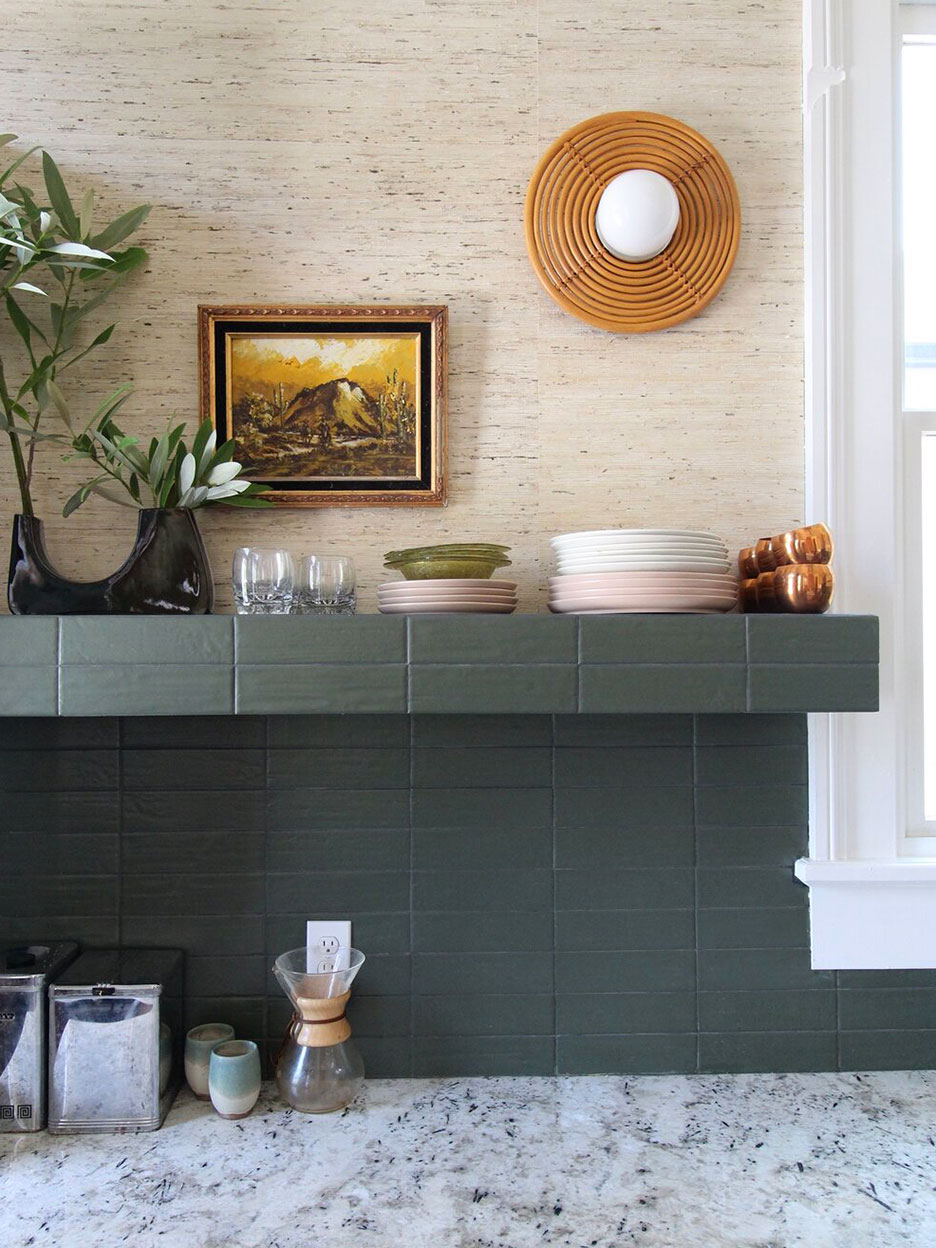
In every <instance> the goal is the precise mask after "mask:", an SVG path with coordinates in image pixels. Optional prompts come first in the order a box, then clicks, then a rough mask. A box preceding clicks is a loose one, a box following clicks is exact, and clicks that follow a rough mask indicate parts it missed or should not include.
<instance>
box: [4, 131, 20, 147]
mask: <svg viewBox="0 0 936 1248" xmlns="http://www.w3.org/2000/svg"><path fill="white" fill-rule="evenodd" d="M16 137H17V136H16V135H15V134H0V147H6V145H7V144H8V143H12V142H13V140H14V139H15V138H16Z"/></svg>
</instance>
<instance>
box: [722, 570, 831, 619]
mask: <svg viewBox="0 0 936 1248" xmlns="http://www.w3.org/2000/svg"><path fill="white" fill-rule="evenodd" d="M834 592H835V576H834V574H833V572H832V569H831V568H830V567H829V566H828V564H824V563H799V564H791V565H789V566H787V567H782V568H777V569H775V570H774V571H773V572H762V573H761V575H760V576H758V577H752V578H748V579H747V580H744V581H742V582H741V585H740V587H739V602H740V605H741V610H742V611H745V612H747V613H752V612H757V613H760V614H778V613H784V614H794V615H822V614H823V612H825V611H828V609H829V607H830V606H831V605H832V596H833V594H834Z"/></svg>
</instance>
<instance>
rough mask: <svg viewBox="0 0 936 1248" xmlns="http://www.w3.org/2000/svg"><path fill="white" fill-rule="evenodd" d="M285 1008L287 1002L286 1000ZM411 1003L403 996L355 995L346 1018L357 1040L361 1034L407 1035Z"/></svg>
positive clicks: (410, 1023) (409, 1024)
mask: <svg viewBox="0 0 936 1248" xmlns="http://www.w3.org/2000/svg"><path fill="white" fill-rule="evenodd" d="M286 1004H287V1008H288V1007H289V1003H288V1002H287V1003H286ZM412 1013H413V1009H412V1004H411V1001H410V998H409V997H408V996H405V997H355V996H354V995H353V994H352V997H351V1000H350V1002H349V1004H348V1020H349V1021H350V1023H351V1029H352V1031H353V1032H354V1035H355V1037H356V1039H357V1040H360V1039H361V1037H362V1036H408V1035H409V1034H410V1030H411V1027H412Z"/></svg>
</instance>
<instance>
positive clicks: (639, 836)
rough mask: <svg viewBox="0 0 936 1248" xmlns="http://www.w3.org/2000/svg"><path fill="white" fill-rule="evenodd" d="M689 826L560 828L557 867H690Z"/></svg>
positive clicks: (557, 841)
mask: <svg viewBox="0 0 936 1248" xmlns="http://www.w3.org/2000/svg"><path fill="white" fill-rule="evenodd" d="M693 863H694V846H693V835H692V828H691V827H685V828H633V827H630V826H626V827H619V828H611V827H601V826H599V827H596V828H590V827H581V828H560V829H559V830H558V831H557V833H556V866H558V867H573V868H574V867H595V868H602V867H666V866H672V867H691V866H693Z"/></svg>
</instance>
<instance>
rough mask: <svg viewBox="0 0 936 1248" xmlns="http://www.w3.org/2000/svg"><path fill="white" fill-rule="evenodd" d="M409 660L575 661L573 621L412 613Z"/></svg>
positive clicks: (576, 644)
mask: <svg viewBox="0 0 936 1248" xmlns="http://www.w3.org/2000/svg"><path fill="white" fill-rule="evenodd" d="M409 630H410V663H417V664H420V665H422V664H426V663H481V664H514V663H575V662H576V661H577V659H578V642H577V631H576V621H575V619H573V618H572V617H571V616H567V617H564V618H559V619H557V618H555V617H553V616H548V615H504V616H497V615H493V616H483V615H482V616H470V615H463V616H451V617H448V618H445V619H440V618H435V619H433V618H431V617H423V618H419V617H418V616H414V617H412V618H410V620H409Z"/></svg>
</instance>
